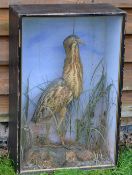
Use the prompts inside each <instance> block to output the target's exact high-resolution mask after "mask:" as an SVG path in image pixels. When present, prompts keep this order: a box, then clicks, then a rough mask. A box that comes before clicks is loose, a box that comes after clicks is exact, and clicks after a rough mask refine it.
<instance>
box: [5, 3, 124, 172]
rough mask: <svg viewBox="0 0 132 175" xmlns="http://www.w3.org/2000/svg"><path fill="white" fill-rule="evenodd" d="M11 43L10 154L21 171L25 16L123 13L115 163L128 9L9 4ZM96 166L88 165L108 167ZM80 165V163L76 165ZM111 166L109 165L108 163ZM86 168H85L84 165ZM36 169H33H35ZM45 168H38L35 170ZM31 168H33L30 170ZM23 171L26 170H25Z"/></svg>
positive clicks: (103, 5)
mask: <svg viewBox="0 0 132 175" xmlns="http://www.w3.org/2000/svg"><path fill="white" fill-rule="evenodd" d="M9 14H10V23H9V24H10V25H9V29H10V45H9V55H10V59H9V77H10V79H9V87H10V88H9V115H10V121H9V140H8V147H9V154H10V158H12V159H13V161H14V163H15V168H16V171H17V172H18V173H20V172H21V171H20V128H21V120H20V118H21V59H22V58H21V50H22V48H21V45H22V18H23V17H51V18H52V17H71V16H80V17H81V16H114V15H117V16H122V17H123V21H122V34H121V41H122V42H121V53H120V65H119V66H120V69H119V81H118V107H117V108H118V109H117V131H116V145H115V164H113V166H111V167H114V166H115V165H116V163H117V158H118V141H119V126H120V117H121V95H122V87H123V66H124V50H125V49H124V38H125V32H124V30H125V29H124V28H125V19H126V13H125V11H122V10H120V9H118V8H115V7H113V6H112V5H109V4H65V5H64V4H60V5H55V4H54V5H12V6H10V11H9ZM108 167H109V166H97V167H94V166H93V167H88V168H108ZM75 168H77V167H75ZM109 168H110V167H109ZM85 169H86V168H85ZM33 171H34V170H33ZM38 171H42V170H35V172H38ZM30 172H31V171H30ZM22 173H23V172H22Z"/></svg>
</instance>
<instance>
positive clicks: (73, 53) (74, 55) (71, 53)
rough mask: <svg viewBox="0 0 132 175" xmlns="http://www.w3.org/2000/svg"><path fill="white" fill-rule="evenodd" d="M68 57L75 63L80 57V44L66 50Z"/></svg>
mask: <svg viewBox="0 0 132 175" xmlns="http://www.w3.org/2000/svg"><path fill="white" fill-rule="evenodd" d="M66 55H67V59H69V62H70V63H75V62H77V61H78V60H79V59H80V55H79V46H78V45H72V47H71V48H70V49H69V50H67V52H66Z"/></svg>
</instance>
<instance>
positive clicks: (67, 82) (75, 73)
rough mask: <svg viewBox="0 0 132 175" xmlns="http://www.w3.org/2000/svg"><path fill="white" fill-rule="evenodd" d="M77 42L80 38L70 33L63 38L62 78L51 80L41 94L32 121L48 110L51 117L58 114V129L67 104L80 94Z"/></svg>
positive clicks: (80, 66) (42, 115)
mask: <svg viewBox="0 0 132 175" xmlns="http://www.w3.org/2000/svg"><path fill="white" fill-rule="evenodd" d="M79 43H80V39H79V37H77V36H76V35H70V36H68V37H67V38H66V39H65V40H64V42H63V44H64V48H65V52H66V59H65V63H64V67H63V75H62V78H60V79H58V80H55V81H53V82H52V83H51V84H50V85H48V87H47V88H46V89H45V90H44V92H43V93H42V94H41V97H40V99H39V100H38V103H37V107H36V110H35V112H34V115H33V118H32V121H34V122H37V121H38V120H39V118H40V117H42V118H45V117H46V110H48V111H49V113H50V116H51V117H52V116H53V115H56V114H57V115H58V116H60V118H59V120H58V129H59V127H60V126H61V123H62V121H63V120H64V118H65V116H66V112H67V106H68V104H69V103H70V102H71V101H72V100H73V99H76V98H78V97H79V96H80V94H81V92H82V86H83V68H82V64H81V60H80V54H79ZM58 116H57V117H58ZM62 142H63V141H62Z"/></svg>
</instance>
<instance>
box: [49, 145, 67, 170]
mask: <svg viewBox="0 0 132 175" xmlns="http://www.w3.org/2000/svg"><path fill="white" fill-rule="evenodd" d="M49 156H50V159H51V160H52V163H53V164H55V165H56V166H57V167H58V166H63V165H64V164H65V162H66V151H65V149H64V148H61V147H60V148H52V149H49Z"/></svg>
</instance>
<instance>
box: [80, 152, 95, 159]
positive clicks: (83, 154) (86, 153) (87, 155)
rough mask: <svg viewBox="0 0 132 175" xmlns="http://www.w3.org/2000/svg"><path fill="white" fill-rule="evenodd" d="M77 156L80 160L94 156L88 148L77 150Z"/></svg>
mask: <svg viewBox="0 0 132 175" xmlns="http://www.w3.org/2000/svg"><path fill="white" fill-rule="evenodd" d="M77 158H78V160H80V161H88V160H91V159H93V158H94V156H93V154H92V152H90V151H89V150H84V151H83V150H81V151H78V152H77Z"/></svg>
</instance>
